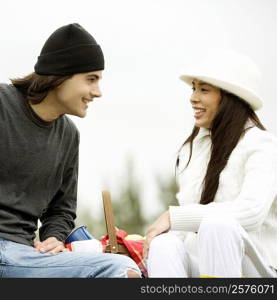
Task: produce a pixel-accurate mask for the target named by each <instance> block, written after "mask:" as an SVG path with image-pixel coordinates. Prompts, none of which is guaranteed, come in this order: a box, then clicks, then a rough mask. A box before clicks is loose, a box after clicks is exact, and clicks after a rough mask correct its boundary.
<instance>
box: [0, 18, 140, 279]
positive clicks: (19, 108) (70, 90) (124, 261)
mask: <svg viewBox="0 0 277 300" xmlns="http://www.w3.org/2000/svg"><path fill="white" fill-rule="evenodd" d="M102 70H104V57H103V53H102V50H101V48H100V46H99V45H98V44H97V42H96V41H95V39H94V38H93V37H92V36H91V34H90V33H88V32H87V31H86V30H85V29H84V28H83V27H82V26H80V25H79V24H76V23H74V24H69V25H66V26H62V27H60V28H58V29H57V30H56V31H54V32H53V33H52V34H51V35H50V37H49V38H48V39H47V41H46V42H45V44H44V46H43V48H42V50H41V53H40V56H39V57H38V60H37V63H36V65H35V72H34V73H32V74H30V75H28V76H26V77H24V78H20V79H13V80H12V84H10V85H8V84H1V85H0V141H1V142H0V165H1V167H0V276H2V277H140V275H139V274H140V271H139V269H138V268H137V266H136V264H135V263H134V262H133V261H132V260H131V259H129V258H128V257H125V256H122V255H114V254H106V253H76V252H75V253H74V252H68V251H66V249H65V247H64V243H63V242H64V241H65V238H66V237H67V235H68V234H69V232H70V231H71V230H72V229H73V228H74V219H75V218H76V198H77V177H78V148H79V133H78V130H77V128H76V127H75V125H74V124H73V122H72V121H71V120H70V119H69V118H68V117H67V116H66V114H70V115H74V116H78V117H85V115H86V110H87V107H88V104H89V103H90V102H92V101H93V100H94V98H97V97H100V96H101V92H100V89H99V80H100V79H101V77H102ZM38 220H40V221H41V227H40V228H39V237H40V241H39V242H36V243H34V238H35V231H36V230H37V224H38ZM56 254H57V255H56Z"/></svg>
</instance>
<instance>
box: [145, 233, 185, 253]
mask: <svg viewBox="0 0 277 300" xmlns="http://www.w3.org/2000/svg"><path fill="white" fill-rule="evenodd" d="M179 247H181V248H183V247H184V244H183V242H182V240H181V239H180V238H179V237H178V236H176V235H175V234H173V233H170V232H168V233H163V234H160V235H158V236H156V237H154V239H153V240H152V241H151V243H150V251H151V252H153V251H154V252H155V251H158V252H159V253H161V252H165V253H171V252H172V251H174V249H176V248H179Z"/></svg>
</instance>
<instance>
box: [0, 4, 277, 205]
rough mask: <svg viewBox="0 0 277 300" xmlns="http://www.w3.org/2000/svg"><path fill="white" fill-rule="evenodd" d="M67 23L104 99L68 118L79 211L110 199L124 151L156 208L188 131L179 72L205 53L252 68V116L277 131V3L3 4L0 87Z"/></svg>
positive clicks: (27, 67) (27, 68)
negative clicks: (96, 62) (93, 51)
mask: <svg viewBox="0 0 277 300" xmlns="http://www.w3.org/2000/svg"><path fill="white" fill-rule="evenodd" d="M73 22H77V23H79V24H81V25H82V26H83V27H85V28H86V29H87V30H88V31H89V32H90V33H91V34H92V35H93V36H94V37H95V39H96V40H97V42H98V43H99V44H100V45H101V47H102V49H103V51H104V55H105V60H106V69H105V71H104V72H103V80H102V84H101V87H102V92H103V97H102V98H101V99H99V100H97V101H95V102H94V103H93V104H92V105H90V108H89V110H88V114H87V117H86V118H85V119H78V118H75V117H73V118H72V119H73V120H74V122H75V123H76V125H77V127H78V128H79V130H80V132H81V143H80V171H79V172H80V173H79V193H78V198H79V202H80V205H82V206H84V205H88V206H91V207H93V209H96V210H97V209H102V202H101V197H100V195H101V191H102V189H106V188H109V189H110V191H111V193H112V194H114V193H117V191H118V190H119V188H120V185H121V181H122V174H123V172H124V167H125V163H126V160H127V157H128V155H129V154H130V155H132V156H133V157H134V159H135V163H136V167H137V175H138V184H140V185H141V186H143V189H144V199H145V201H144V204H145V208H146V209H149V210H150V209H151V210H153V209H155V205H156V204H157V203H158V201H157V199H156V197H157V195H156V193H155V184H154V176H155V175H156V174H161V175H162V176H164V177H166V176H172V175H173V174H174V164H175V159H176V152H177V150H178V148H179V146H180V144H181V143H182V142H183V140H184V139H185V138H186V136H187V135H188V134H189V132H190V131H191V128H192V126H193V118H192V111H191V108H190V106H189V102H188V99H189V95H190V89H189V88H188V87H187V86H185V85H184V83H182V82H181V81H180V80H179V79H178V75H179V72H180V70H181V69H183V68H184V67H185V66H186V65H188V64H191V63H192V62H193V61H194V60H196V59H198V58H199V57H201V56H202V55H203V53H205V51H206V50H207V49H208V48H214V47H216V48H230V49H233V50H236V51H240V52H243V53H245V54H247V55H249V56H250V57H251V58H252V59H253V60H255V61H256V63H257V64H258V66H259V67H260V69H261V71H262V73H263V83H262V89H261V95H262V97H263V98H264V102H265V106H264V108H263V109H262V110H261V111H259V112H258V115H259V116H260V118H261V120H262V121H263V123H264V125H265V126H266V127H267V128H268V129H269V130H271V131H273V132H274V133H275V134H277V122H276V116H275V115H276V111H277V109H276V108H277V104H276V103H277V99H276V91H277V86H276V79H275V78H276V74H275V73H276V70H277V57H276V56H277V1H276V0H193V1H192V0H167V1H166V0H117V1H113V0H101V1H94V0H89V1H87V0H79V1H69V0H60V1H45V0H44V1H41V0H25V1H20V0H17V1H14V0H10V1H3V2H2V3H1V19H0V30H1V35H0V41H1V44H0V45H1V48H0V49H1V55H0V82H9V78H12V77H19V76H23V75H26V74H28V73H30V72H32V71H33V66H34V64H35V62H36V58H37V56H38V55H39V52H40V50H41V48H42V46H43V44H44V42H45V40H46V39H47V38H48V36H49V35H50V34H51V33H52V32H53V31H54V30H56V29H57V28H58V27H60V26H63V25H66V24H68V23H73ZM107 182H109V185H106V183H107Z"/></svg>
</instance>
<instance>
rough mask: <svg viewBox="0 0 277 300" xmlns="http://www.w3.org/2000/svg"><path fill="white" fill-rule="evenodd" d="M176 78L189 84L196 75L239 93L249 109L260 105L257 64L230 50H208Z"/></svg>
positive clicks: (255, 108) (256, 108) (259, 78)
mask: <svg viewBox="0 0 277 300" xmlns="http://www.w3.org/2000/svg"><path fill="white" fill-rule="evenodd" d="M180 79H181V80H183V81H185V82H186V83H187V84H189V85H192V81H193V79H197V80H200V81H204V82H207V83H209V84H211V85H214V86H216V87H219V88H221V89H223V90H225V91H227V92H229V93H232V94H234V95H236V96H238V97H240V98H241V99H242V100H244V101H245V102H247V103H248V104H249V105H250V106H251V107H252V109H253V110H258V109H260V108H261V107H262V105H263V102H262V99H261V97H260V96H259V87H260V83H261V72H260V71H259V68H258V67H257V65H256V64H255V63H254V62H253V61H252V59H250V58H249V57H248V56H246V55H243V54H240V53H237V52H234V51H231V50H213V51H210V52H209V53H208V54H207V55H206V58H205V59H204V60H203V61H201V62H200V63H199V64H197V65H195V66H191V67H188V68H187V69H186V70H185V71H184V72H182V75H181V76H180Z"/></svg>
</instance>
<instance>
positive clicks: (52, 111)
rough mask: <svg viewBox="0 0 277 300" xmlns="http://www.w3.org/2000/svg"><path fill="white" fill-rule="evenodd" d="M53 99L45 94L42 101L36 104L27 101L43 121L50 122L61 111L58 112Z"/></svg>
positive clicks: (58, 115) (59, 114)
mask: <svg viewBox="0 0 277 300" xmlns="http://www.w3.org/2000/svg"><path fill="white" fill-rule="evenodd" d="M54 103H55V102H54V99H53V97H51V95H47V96H46V98H45V99H43V101H42V102H40V103H38V104H32V103H31V102H30V101H29V105H30V106H31V108H32V110H33V111H34V112H35V113H36V114H37V115H38V116H39V117H40V118H41V119H42V120H44V121H47V122H51V121H54V120H56V119H58V118H59V117H60V116H61V115H62V113H61V112H59V110H58V109H57V107H56V106H55V105H54Z"/></svg>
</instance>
